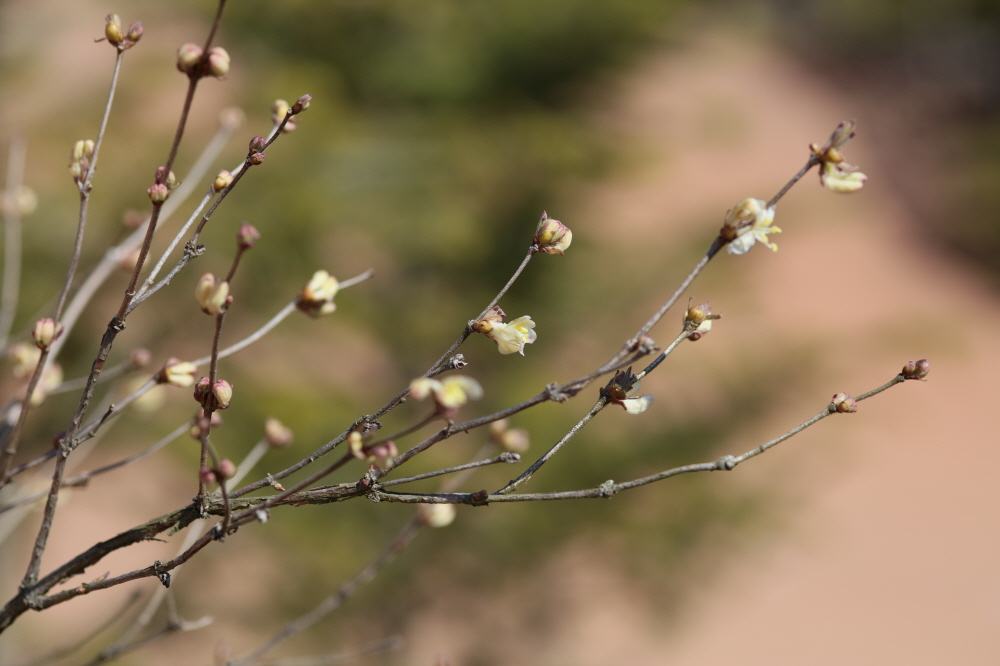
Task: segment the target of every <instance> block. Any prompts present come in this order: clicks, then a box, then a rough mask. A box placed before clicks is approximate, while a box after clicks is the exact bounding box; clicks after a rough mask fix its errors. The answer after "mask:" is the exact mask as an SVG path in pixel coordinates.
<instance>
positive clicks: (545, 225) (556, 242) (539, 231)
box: [534, 212, 573, 254]
mask: <svg viewBox="0 0 1000 666" xmlns="http://www.w3.org/2000/svg"><path fill="white" fill-rule="evenodd" d="M572 242H573V232H572V231H570V229H569V227H567V226H566V225H565V224H563V223H562V222H560V221H559V220H554V219H552V218H551V217H549V216H548V213H545V212H542V219H541V220H539V222H538V227H537V228H536V229H535V238H534V244H535V245H537V246H538V249H539V250H540V251H541V252H545V253H546V254H562V253H563V252H565V251H566V250H567V248H569V244H570V243H572Z"/></svg>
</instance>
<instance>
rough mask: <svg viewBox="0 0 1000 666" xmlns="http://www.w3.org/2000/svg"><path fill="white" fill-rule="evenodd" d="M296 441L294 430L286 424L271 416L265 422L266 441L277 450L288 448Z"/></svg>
mask: <svg viewBox="0 0 1000 666" xmlns="http://www.w3.org/2000/svg"><path fill="white" fill-rule="evenodd" d="M293 439H294V437H293V435H292V430H291V428H289V427H288V426H286V425H285V424H284V423H282V422H281V421H279V420H278V419H276V418H274V417H273V416H269V417H268V418H267V420H266V421H264V440H265V441H266V442H267V443H268V444H270V445H271V446H273V447H274V448H276V449H280V448H283V447H286V446H288V445H289V444H291V443H292V440H293Z"/></svg>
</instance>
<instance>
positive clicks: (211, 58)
mask: <svg viewBox="0 0 1000 666" xmlns="http://www.w3.org/2000/svg"><path fill="white" fill-rule="evenodd" d="M208 73H209V74H210V75H211V76H214V77H215V78H217V79H221V78H223V77H224V76H225V75H226V74H228V73H229V54H228V53H226V49H224V48H222V47H221V46H213V47H212V48H211V49H209V51H208Z"/></svg>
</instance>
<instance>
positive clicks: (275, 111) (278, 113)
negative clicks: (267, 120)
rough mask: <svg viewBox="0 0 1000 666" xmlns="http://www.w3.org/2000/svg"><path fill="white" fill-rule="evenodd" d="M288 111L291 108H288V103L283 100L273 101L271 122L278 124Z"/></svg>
mask: <svg viewBox="0 0 1000 666" xmlns="http://www.w3.org/2000/svg"><path fill="white" fill-rule="evenodd" d="M290 109H291V107H290V106H288V102H286V101H285V100H283V99H276V100H274V102H272V103H271V120H273V121H274V122H276V123H280V122H281V121H282V120H284V119H285V115H286V114H287V113H288V111H289V110H290Z"/></svg>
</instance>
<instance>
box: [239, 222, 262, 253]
mask: <svg viewBox="0 0 1000 666" xmlns="http://www.w3.org/2000/svg"><path fill="white" fill-rule="evenodd" d="M259 240H260V232H259V231H257V227H255V226H253V225H252V224H250V223H249V222H244V223H243V224H241V225H240V230H239V231H237V232H236V242H237V243H238V244H239V246H240V248H241V249H243V250H248V249H250V248H252V247H253V246H254V245H255V244H256V243H257V241H259Z"/></svg>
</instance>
